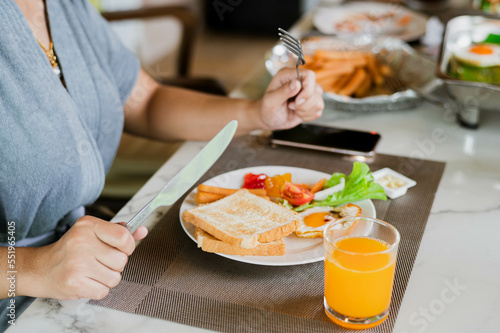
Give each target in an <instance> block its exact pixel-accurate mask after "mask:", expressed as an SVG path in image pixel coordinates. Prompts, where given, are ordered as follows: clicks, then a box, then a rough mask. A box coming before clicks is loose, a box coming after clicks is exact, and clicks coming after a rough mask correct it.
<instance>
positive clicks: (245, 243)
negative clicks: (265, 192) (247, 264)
mask: <svg viewBox="0 0 500 333" xmlns="http://www.w3.org/2000/svg"><path fill="white" fill-rule="evenodd" d="M182 218H183V219H184V221H186V222H189V223H192V224H194V225H195V226H197V227H199V228H201V229H203V230H205V231H206V232H208V233H209V234H211V235H213V236H214V237H215V238H217V239H220V240H221V241H223V242H225V243H229V244H231V245H236V246H240V247H242V248H245V249H251V248H253V247H255V246H257V245H258V244H259V243H269V242H272V241H275V240H278V239H280V238H283V237H285V236H287V235H289V234H291V233H292V232H294V231H295V230H296V229H297V227H298V225H299V217H298V213H296V212H294V211H293V210H290V209H288V208H286V207H283V206H280V205H278V204H276V203H274V202H271V201H269V200H266V199H263V198H261V197H259V196H257V195H255V194H251V193H249V192H248V191H247V190H245V189H242V190H239V191H238V192H236V193H234V194H231V195H228V196H227V197H225V198H222V199H220V200H218V201H215V202H212V203H210V204H207V205H201V206H198V207H196V208H193V209H189V210H186V211H185V212H184V213H183V214H182Z"/></svg>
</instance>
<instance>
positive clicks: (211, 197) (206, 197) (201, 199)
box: [194, 191, 225, 205]
mask: <svg viewBox="0 0 500 333" xmlns="http://www.w3.org/2000/svg"><path fill="white" fill-rule="evenodd" d="M224 197H225V195H223V194H215V193H209V192H200V191H198V193H196V195H195V197H194V202H196V203H197V204H198V205H201V204H207V203H211V202H214V201H217V200H219V199H222V198H224Z"/></svg>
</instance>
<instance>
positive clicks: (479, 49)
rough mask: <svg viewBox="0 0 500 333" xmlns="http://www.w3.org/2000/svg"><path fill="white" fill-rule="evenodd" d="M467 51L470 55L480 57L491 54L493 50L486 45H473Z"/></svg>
mask: <svg viewBox="0 0 500 333" xmlns="http://www.w3.org/2000/svg"><path fill="white" fill-rule="evenodd" d="M469 51H470V52H471V53H475V54H481V55H487V54H493V50H492V49H491V47H489V46H486V45H474V46H472V47H471V48H470V49H469Z"/></svg>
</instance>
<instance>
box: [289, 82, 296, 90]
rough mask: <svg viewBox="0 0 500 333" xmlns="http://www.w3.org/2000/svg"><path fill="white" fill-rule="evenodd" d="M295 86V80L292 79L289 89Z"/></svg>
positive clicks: (293, 88)
mask: <svg viewBox="0 0 500 333" xmlns="http://www.w3.org/2000/svg"><path fill="white" fill-rule="evenodd" d="M295 87H296V82H295V80H293V81H292V82H291V83H290V90H295Z"/></svg>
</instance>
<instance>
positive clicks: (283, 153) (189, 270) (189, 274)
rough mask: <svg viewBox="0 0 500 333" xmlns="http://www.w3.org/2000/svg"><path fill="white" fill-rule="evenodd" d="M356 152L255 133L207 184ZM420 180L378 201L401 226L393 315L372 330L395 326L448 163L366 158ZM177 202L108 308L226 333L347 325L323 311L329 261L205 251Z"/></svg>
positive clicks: (324, 162) (331, 166)
mask: <svg viewBox="0 0 500 333" xmlns="http://www.w3.org/2000/svg"><path fill="white" fill-rule="evenodd" d="M353 161H354V160H353V158H351V157H347V156H341V155H335V154H330V153H324V152H314V151H308V150H300V149H292V148H271V147H269V146H267V145H266V144H265V142H263V139H261V138H258V137H257V138H256V137H244V138H239V139H237V140H234V141H233V142H232V143H231V145H230V147H229V148H228V149H227V151H226V152H225V153H224V155H223V156H222V157H221V158H220V159H219V161H218V162H217V163H216V164H215V165H214V166H213V167H212V168H211V169H210V170H209V171H208V172H207V174H205V175H204V177H203V178H202V180H201V181H200V182H203V181H205V180H207V179H210V178H212V177H214V176H216V175H219V174H222V173H224V172H227V171H231V170H235V169H239V168H244V167H249V166H258V165H285V166H294V167H302V168H308V169H313V170H319V171H323V172H327V173H333V172H343V173H346V174H348V173H350V171H351V169H352V163H353ZM365 162H366V163H368V164H369V165H370V169H371V170H373V171H375V170H378V169H381V168H384V167H389V168H391V169H393V170H396V171H398V172H401V173H403V174H404V175H406V176H408V177H409V178H411V179H414V180H416V181H417V185H416V186H415V187H414V188H411V189H410V190H408V193H407V194H406V195H405V196H403V197H400V198H398V199H395V200H390V199H389V200H387V201H380V200H374V204H375V207H376V210H377V217H378V218H379V219H382V220H385V221H388V222H389V223H391V224H393V225H394V226H395V227H396V228H397V229H398V230H399V232H400V233H401V243H400V246H399V254H398V261H397V266H396V277H395V284H394V291H393V298H392V303H391V310H390V311H391V312H390V315H389V318H388V319H387V320H386V321H385V322H384V323H383V324H381V325H379V326H377V327H375V328H372V329H370V330H367V331H368V332H391V331H392V328H393V327H394V323H395V320H396V317H397V313H398V310H399V307H400V305H401V302H402V300H403V296H404V293H405V289H406V286H407V283H408V280H409V277H410V274H411V270H412V267H413V264H414V262H415V258H416V256H417V251H418V248H419V245H420V240H421V239H422V235H423V233H424V229H425V225H426V222H427V218H428V216H429V212H430V209H431V205H432V202H433V200H434V195H435V193H436V189H437V187H438V184H439V181H440V179H441V176H442V173H443V170H444V166H445V164H444V163H441V162H434V161H428V160H421V159H411V158H404V157H400V156H391V155H382V154H378V155H376V156H375V157H374V158H372V159H370V160H366V161H365ZM181 202H182V200H180V201H179V202H178V203H177V204H176V205H175V206H173V207H172V208H171V209H170V210H169V211H168V213H167V214H166V215H165V216H164V217H163V218H162V220H161V221H160V222H159V223H158V224H157V226H156V227H155V228H154V229H153V230H152V231H151V232H150V234H149V235H148V237H147V238H146V239H145V240H143V241H142V242H141V244H140V245H139V246H138V247H137V249H136V250H135V252H134V253H133V254H132V256H131V257H130V259H129V263H128V264H127V266H126V268H125V270H124V272H123V279H122V282H121V283H120V284H119V285H118V286H117V287H115V288H113V289H112V290H111V292H110V294H109V295H108V296H107V297H106V298H105V299H103V300H101V301H91V304H96V305H100V306H104V307H109V308H113V309H117V310H122V311H126V312H131V313H137V314H142V315H146V316H151V317H156V318H161V319H166V320H170V321H174V322H177V323H181V324H186V325H190V326H196V327H201V328H205V329H210V330H215V331H222V332H305V331H307V332H334V331H338V332H343V331H348V330H346V329H343V328H340V327H338V326H336V325H335V324H333V323H331V322H330V321H329V319H328V318H327V317H326V315H325V313H324V310H323V263H322V262H317V263H311V264H305V265H297V266H285V267H272V266H259V265H252V264H247V263H241V262H236V261H233V260H230V259H227V258H224V257H221V256H218V255H216V254H211V253H205V252H203V251H201V250H200V249H198V248H197V247H196V244H195V243H194V242H193V241H192V240H191V239H190V238H189V237H188V236H187V235H186V234H185V233H184V231H183V229H182V228H181V225H180V222H179V216H178V214H179V207H180V203H181Z"/></svg>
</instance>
